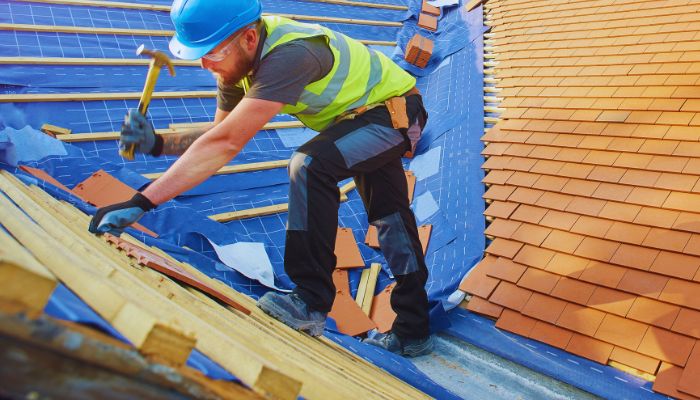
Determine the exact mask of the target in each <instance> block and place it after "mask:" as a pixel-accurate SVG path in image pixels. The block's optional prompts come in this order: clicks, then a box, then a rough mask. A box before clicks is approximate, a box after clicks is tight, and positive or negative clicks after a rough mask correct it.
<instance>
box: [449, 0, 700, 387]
mask: <svg viewBox="0 0 700 400" xmlns="http://www.w3.org/2000/svg"><path fill="white" fill-rule="evenodd" d="M487 8H488V10H489V11H488V15H489V19H490V21H491V22H490V24H492V35H491V36H492V38H493V44H494V51H495V53H496V54H497V58H496V60H497V61H498V63H497V65H496V67H495V74H496V76H497V77H498V78H499V79H500V82H499V85H498V86H499V87H500V88H502V91H501V92H500V96H502V98H503V101H502V103H501V107H503V108H505V111H504V112H503V114H501V119H502V120H501V121H500V122H499V123H498V124H496V125H495V126H494V127H493V128H491V129H490V130H488V131H487V133H486V134H485V135H484V137H483V141H484V142H485V144H486V147H485V150H484V154H485V155H486V156H488V159H487V161H486V162H485V163H484V165H483V168H484V169H485V170H486V171H487V175H486V177H485V179H484V182H485V183H486V184H487V185H489V188H488V191H487V192H486V194H485V198H486V200H487V201H488V202H490V205H489V206H488V208H487V210H486V212H485V214H486V216H487V217H488V218H490V219H493V222H492V223H491V225H490V226H489V227H488V228H487V230H486V234H487V235H489V236H491V237H493V238H494V240H493V241H492V242H491V244H490V245H489V246H488V248H487V249H486V256H485V258H484V260H483V261H482V262H481V263H480V264H479V265H478V266H477V267H476V268H475V270H474V271H473V272H472V273H471V274H470V275H469V276H468V278H467V279H465V281H464V282H463V283H462V288H463V289H464V290H465V291H467V292H469V293H470V294H472V295H473V296H474V297H473V298H472V300H471V301H470V303H469V305H468V308H469V309H471V310H474V311H477V312H481V313H484V314H487V315H491V316H492V317H496V318H498V323H497V326H499V327H501V328H503V329H506V330H509V331H512V332H515V333H518V334H521V335H524V336H528V337H531V338H534V339H537V340H540V341H543V342H546V343H548V344H551V345H553V346H556V347H559V348H564V349H566V350H568V351H570V352H572V353H575V354H578V355H581V356H584V357H586V358H589V359H592V360H596V361H598V362H601V363H609V362H610V363H613V364H617V365H624V366H628V367H633V368H635V369H637V370H639V371H642V372H645V373H647V374H652V375H653V374H657V372H658V375H657V378H656V384H655V385H654V389H655V390H657V391H659V392H662V393H665V394H670V395H674V396H679V397H686V398H695V397H693V396H696V397H700V386H698V384H697V382H694V381H693V380H692V379H691V377H693V376H698V374H699V373H700V365H699V364H700V344H698V339H700V272H699V271H698V269H699V267H700V257H699V256H700V184H698V179H699V178H700V157H699V155H700V143H699V142H698V141H699V140H700V86H699V85H700V3H699V2H697V1H630V0H626V1H625V0H615V1H610V0H608V1H599V0H595V1H565V0H554V1H535V2H532V1H521V0H496V1H490V2H489V3H488V4H487ZM684 368H685V370H683V369H684ZM678 390H680V392H679V391H678Z"/></svg>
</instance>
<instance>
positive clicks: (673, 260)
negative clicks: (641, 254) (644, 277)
mask: <svg viewBox="0 0 700 400" xmlns="http://www.w3.org/2000/svg"><path fill="white" fill-rule="evenodd" d="M698 269H700V257H695V256H689V255H685V254H678V253H671V252H667V251H662V252H661V253H659V255H658V256H657V257H656V259H655V260H654V264H652V266H651V268H649V271H650V272H656V273H659V274H663V275H669V276H674V277H676V278H681V279H688V280H692V279H693V277H695V275H696V274H697V272H698Z"/></svg>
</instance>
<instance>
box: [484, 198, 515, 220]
mask: <svg viewBox="0 0 700 400" xmlns="http://www.w3.org/2000/svg"><path fill="white" fill-rule="evenodd" d="M517 207H518V204H517V203H509V202H503V201H494V202H493V203H491V205H490V206H489V207H488V208H487V209H486V210H485V211H484V215H486V216H489V217H496V218H508V217H510V215H511V214H512V213H513V211H515V209H516V208H517Z"/></svg>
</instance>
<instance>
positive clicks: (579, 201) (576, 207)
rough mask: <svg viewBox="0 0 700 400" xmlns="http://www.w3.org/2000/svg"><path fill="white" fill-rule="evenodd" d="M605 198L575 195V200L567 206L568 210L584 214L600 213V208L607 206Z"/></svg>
mask: <svg viewBox="0 0 700 400" xmlns="http://www.w3.org/2000/svg"><path fill="white" fill-rule="evenodd" d="M605 203H606V201H605V200H599V199H593V198H586V197H574V199H573V200H571V202H570V203H569V205H568V206H566V211H570V212H575V213H577V214H583V215H598V213H600V210H602V209H603V207H604V206H605Z"/></svg>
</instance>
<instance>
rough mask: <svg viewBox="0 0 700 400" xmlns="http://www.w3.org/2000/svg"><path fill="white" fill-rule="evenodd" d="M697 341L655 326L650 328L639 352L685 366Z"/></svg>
mask: <svg viewBox="0 0 700 400" xmlns="http://www.w3.org/2000/svg"><path fill="white" fill-rule="evenodd" d="M694 345H695V339H693V338H689V337H687V336H683V335H679V334H677V333H673V332H671V331H667V330H665V329H661V328H657V327H654V326H651V327H649V329H648V330H647V333H646V334H645V335H644V339H642V343H640V345H639V347H638V348H637V351H638V352H640V353H642V354H646V355H648V356H651V357H655V358H658V359H660V360H663V361H667V362H670V363H672V364H675V365H679V366H684V365H685V363H686V361H687V360H688V357H689V356H690V352H691V350H692V349H693V346H694Z"/></svg>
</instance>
